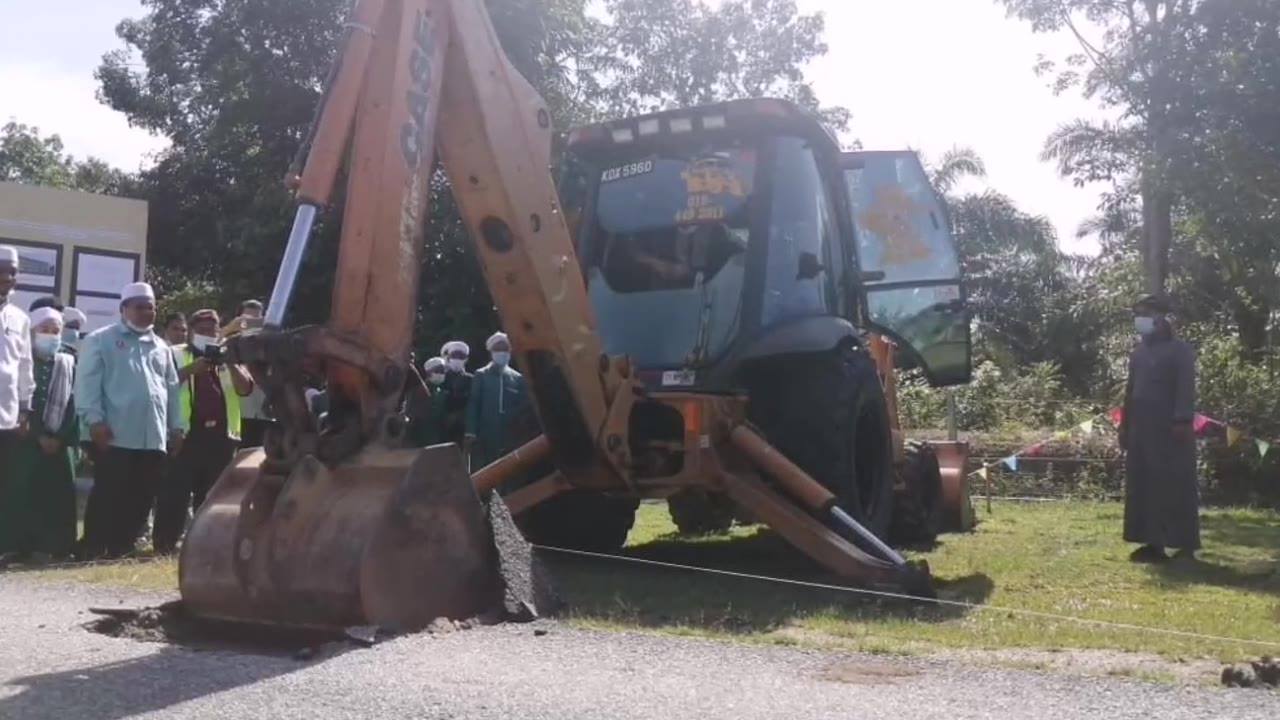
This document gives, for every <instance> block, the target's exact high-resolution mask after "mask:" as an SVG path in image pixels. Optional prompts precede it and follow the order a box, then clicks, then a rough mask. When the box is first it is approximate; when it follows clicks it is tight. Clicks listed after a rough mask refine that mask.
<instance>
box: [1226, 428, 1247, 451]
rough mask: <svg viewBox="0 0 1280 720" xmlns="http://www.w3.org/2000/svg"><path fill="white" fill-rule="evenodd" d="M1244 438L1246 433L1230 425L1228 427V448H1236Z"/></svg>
mask: <svg viewBox="0 0 1280 720" xmlns="http://www.w3.org/2000/svg"><path fill="white" fill-rule="evenodd" d="M1242 437H1244V433H1242V432H1240V431H1239V430H1237V429H1235V428H1233V427H1231V426H1230V425H1228V426H1227V447H1235V446H1236V443H1238V442H1240V438H1242Z"/></svg>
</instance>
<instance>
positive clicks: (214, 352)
mask: <svg viewBox="0 0 1280 720" xmlns="http://www.w3.org/2000/svg"><path fill="white" fill-rule="evenodd" d="M191 356H192V357H196V358H204V359H205V360H208V361H209V362H211V363H214V364H217V363H221V362H222V361H223V360H224V358H225V356H226V348H224V347H223V346H221V345H218V344H216V343H209V344H207V345H205V346H204V348H203V349H202V348H198V347H196V346H194V345H192V346H191Z"/></svg>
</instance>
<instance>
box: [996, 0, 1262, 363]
mask: <svg viewBox="0 0 1280 720" xmlns="http://www.w3.org/2000/svg"><path fill="white" fill-rule="evenodd" d="M1001 2H1002V3H1003V4H1004V5H1005V7H1006V8H1007V9H1008V10H1009V13H1010V14H1011V15H1014V16H1017V17H1020V18H1023V19H1026V20H1028V21H1030V22H1031V24H1032V27H1033V29H1035V30H1037V31H1053V30H1067V31H1069V32H1072V33H1075V35H1076V37H1077V39H1078V40H1079V44H1080V52H1079V53H1077V54H1074V55H1072V56H1069V57H1067V58H1065V59H1064V61H1063V63H1062V64H1061V65H1059V64H1055V63H1054V62H1052V61H1050V60H1044V61H1042V63H1041V64H1040V66H1039V69H1040V70H1042V71H1046V72H1049V73H1052V74H1053V75H1054V78H1055V89H1057V90H1059V91H1064V90H1066V89H1069V88H1073V87H1079V88H1081V89H1082V91H1083V92H1084V94H1085V95H1086V96H1088V97H1092V98H1095V99H1097V100H1098V101H1099V102H1100V103H1101V104H1102V105H1103V106H1104V107H1106V108H1108V109H1110V110H1111V111H1112V112H1113V113H1114V114H1115V116H1116V118H1115V119H1114V120H1112V121H1109V122H1086V121H1075V122H1071V123H1067V124H1064V125H1063V126H1062V127H1061V128H1059V130H1058V131H1057V132H1055V133H1054V134H1053V135H1052V136H1051V137H1050V138H1049V140H1048V142H1047V143H1046V147H1045V157H1046V159H1050V160H1054V161H1056V162H1057V163H1058V168H1059V170H1060V171H1061V173H1062V174H1063V175H1064V176H1067V177H1071V178H1073V179H1074V180H1075V181H1076V182H1078V183H1082V184H1083V183H1086V182H1094V181H1101V182H1106V183H1109V184H1110V186H1111V191H1110V192H1109V193H1108V195H1107V197H1106V199H1105V202H1104V206H1103V207H1102V208H1101V210H1102V216H1101V217H1100V218H1098V219H1096V220H1095V221H1092V222H1090V223H1089V225H1088V226H1087V227H1086V228H1085V229H1086V230H1103V231H1105V234H1106V237H1105V238H1104V251H1105V252H1107V254H1108V255H1110V256H1112V257H1113V259H1117V260H1118V259H1123V258H1124V257H1125V256H1127V255H1129V254H1131V252H1132V251H1133V250H1139V251H1141V252H1142V254H1143V260H1144V264H1145V266H1146V268H1147V275H1148V278H1149V279H1150V280H1153V281H1158V282H1157V283H1156V285H1150V286H1149V289H1155V288H1156V287H1163V284H1164V280H1165V276H1166V275H1169V282H1170V286H1171V288H1172V290H1173V291H1174V294H1175V295H1176V296H1178V297H1179V298H1180V299H1181V300H1182V312H1183V314H1184V315H1185V316H1187V317H1188V318H1189V319H1190V320H1191V321H1192V322H1210V323H1213V324H1214V326H1215V327H1216V328H1217V329H1218V330H1219V331H1222V332H1230V333H1232V334H1235V335H1236V337H1237V338H1238V340H1239V344H1240V347H1241V349H1242V350H1243V351H1244V353H1245V354H1246V355H1248V356H1252V357H1255V358H1256V357H1260V356H1261V355H1262V354H1263V352H1264V350H1265V348H1267V347H1269V346H1271V345H1272V344H1273V343H1274V333H1275V327H1274V324H1275V321H1274V317H1273V315H1274V313H1275V310H1276V308H1277V307H1280V280H1278V279H1277V275H1278V273H1277V270H1278V269H1280V268H1278V267H1277V264H1278V263H1280V257H1278V256H1277V251H1276V250H1275V240H1274V238H1275V232H1276V228H1277V223H1278V222H1280V169H1278V168H1280V130H1278V129H1277V128H1280V60H1278V59H1277V58H1280V3H1275V2H1273V1H1271V0H1001ZM1085 20H1087V21H1088V22H1089V24H1091V25H1092V26H1093V27H1096V28H1100V30H1101V37H1100V39H1098V40H1097V41H1091V40H1089V39H1088V38H1087V37H1086V35H1088V34H1090V33H1091V32H1093V31H1092V30H1090V29H1086V26H1085V24H1084V23H1083V22H1082V21H1085ZM1152 248H1154V251H1153V252H1148V249H1152ZM1165 257H1168V258H1170V261H1169V264H1168V265H1167V266H1166V265H1165V264H1164V262H1163V258H1165Z"/></svg>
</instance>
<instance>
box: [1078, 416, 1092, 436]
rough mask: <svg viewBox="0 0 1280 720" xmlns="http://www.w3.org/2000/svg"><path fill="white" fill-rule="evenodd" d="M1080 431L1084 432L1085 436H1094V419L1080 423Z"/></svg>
mask: <svg viewBox="0 0 1280 720" xmlns="http://www.w3.org/2000/svg"><path fill="white" fill-rule="evenodd" d="M1080 429H1081V430H1083V431H1084V434H1085V435H1092V434H1093V419H1092V418H1090V419H1088V420H1085V421H1084V422H1082V423H1080Z"/></svg>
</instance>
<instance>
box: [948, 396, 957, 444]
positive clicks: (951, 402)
mask: <svg viewBox="0 0 1280 720" xmlns="http://www.w3.org/2000/svg"><path fill="white" fill-rule="evenodd" d="M947 439H948V440H950V441H951V442H955V441H957V440H959V439H960V427H959V423H957V421H956V393H955V390H953V389H951V388H947Z"/></svg>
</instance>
